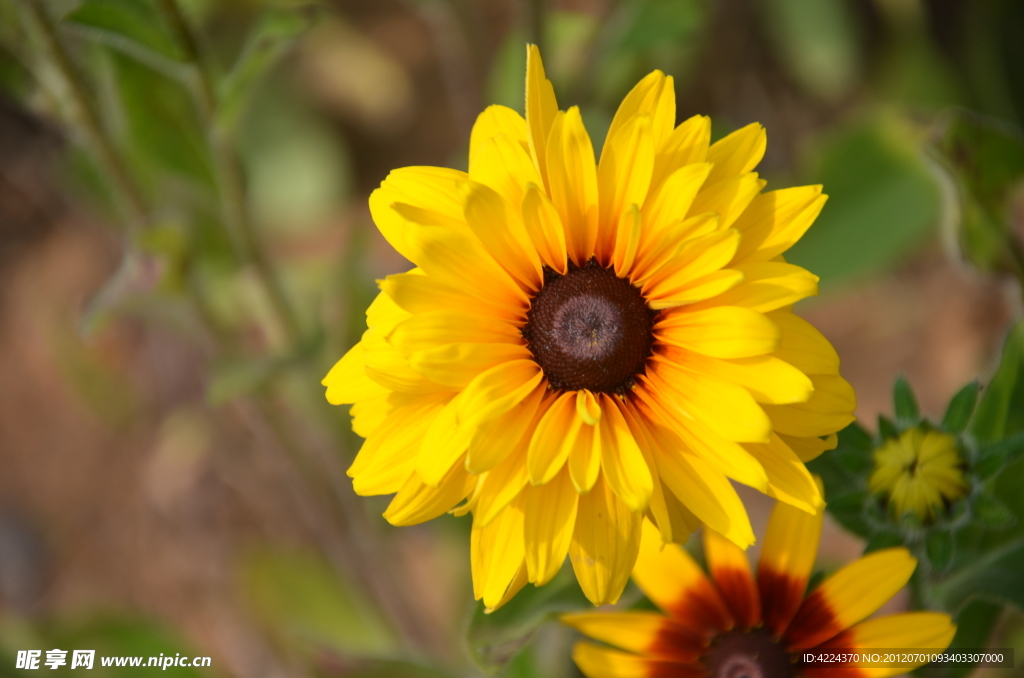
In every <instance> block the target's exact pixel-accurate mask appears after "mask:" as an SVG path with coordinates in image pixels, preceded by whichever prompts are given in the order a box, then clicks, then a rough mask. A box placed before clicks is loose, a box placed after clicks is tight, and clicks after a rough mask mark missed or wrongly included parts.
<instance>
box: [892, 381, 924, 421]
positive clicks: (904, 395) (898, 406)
mask: <svg viewBox="0 0 1024 678" xmlns="http://www.w3.org/2000/svg"><path fill="white" fill-rule="evenodd" d="M892 400H893V408H894V412H895V413H896V420H897V421H898V422H899V423H900V425H902V426H903V427H908V426H913V425H915V424H917V423H918V422H919V421H920V420H921V412H920V411H919V410H918V408H917V398H915V397H914V391H913V389H911V388H910V384H909V383H907V380H906V379H905V378H904V377H903V376H902V375H901V376H900V377H898V378H897V379H896V384H895V385H894V386H893V391H892Z"/></svg>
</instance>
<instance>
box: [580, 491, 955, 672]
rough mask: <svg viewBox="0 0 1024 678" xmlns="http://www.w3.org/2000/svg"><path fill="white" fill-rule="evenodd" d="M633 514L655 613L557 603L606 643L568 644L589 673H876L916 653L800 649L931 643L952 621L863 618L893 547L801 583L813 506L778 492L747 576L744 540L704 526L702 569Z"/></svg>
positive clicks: (893, 559)
mask: <svg viewBox="0 0 1024 678" xmlns="http://www.w3.org/2000/svg"><path fill="white" fill-rule="evenodd" d="M644 525H645V529H644V539H643V544H642V546H641V548H640V556H639V558H638V559H637V562H636V566H635V569H634V572H633V578H634V581H636V583H637V584H638V585H639V587H640V588H641V589H642V590H643V591H644V593H646V594H647V596H648V598H650V600H651V601H652V602H654V603H655V604H656V605H657V606H658V607H659V608H661V610H662V611H663V612H664V614H661V613H658V612H646V611H630V612H585V613H577V614H570V615H565V616H564V617H563V618H562V619H563V621H564V622H565V623H567V624H569V625H570V626H573V627H575V628H576V629H578V630H579V631H581V632H582V633H583V634H585V635H587V636H589V637H591V638H594V639H596V640H599V641H602V642H603V643H606V644H607V645H608V646H611V647H606V646H598V645H595V644H593V643H589V642H580V643H578V644H577V645H576V647H575V648H574V651H573V658H574V659H575V660H576V664H577V665H578V666H579V667H580V670H581V671H583V673H584V674H586V675H587V676H589V678H669V677H671V678H690V677H692V678H702V677H704V676H706V677H707V678H739V677H741V676H747V677H748V678H793V677H795V676H806V677H807V678H886V676H892V675H896V674H899V673H904V672H906V671H908V670H910V669H912V668H915V667H916V666H919V665H921V664H922V663H925V662H924V661H921V662H915V661H908V662H905V663H900V664H896V663H890V662H888V661H887V660H886V659H885V658H883V657H878V658H873V660H869V661H868V662H864V661H861V662H859V663H857V664H854V663H851V662H848V661H840V662H834V661H828V662H819V661H814V662H811V663H807V662H805V657H806V655H807V654H810V655H811V658H812V659H815V658H820V657H821V655H830V659H834V658H835V656H836V655H839V654H841V655H843V656H849V655H850V654H857V653H860V654H868V655H871V654H873V653H872V652H871V651H872V650H876V649H888V650H897V649H900V650H903V652H905V653H913V651H914V650H917V649H927V650H935V651H939V650H943V649H945V648H946V647H947V646H948V645H949V643H950V641H951V640H952V639H953V635H954V633H955V631H956V627H955V626H954V625H953V624H952V622H951V620H950V617H949V615H947V614H942V613H937V612H908V613H902V614H895V615H891V616H886V617H880V618H875V619H867V618H868V617H869V616H870V615H871V614H872V613H874V612H875V611H877V610H878V608H879V607H881V606H882V604H884V603H885V602H886V601H888V600H889V599H890V598H891V597H892V596H893V595H894V594H895V593H896V592H897V591H899V590H900V589H901V588H902V587H903V586H904V585H905V584H906V583H907V581H908V580H909V579H910V576H911V574H912V573H913V571H914V568H915V566H916V561H915V559H914V558H912V557H911V556H910V554H909V552H908V551H907V550H906V549H904V548H891V549H886V550H882V551H875V552H874V553H871V554H870V555H867V556H865V557H863V558H861V559H860V560H857V561H855V562H853V563H850V564H849V565H846V566H845V567H843V568H841V569H839V570H838V571H836V572H835V573H833V574H832V575H831V576H829V577H827V578H826V579H824V580H823V581H822V582H821V584H820V585H819V586H817V587H815V588H814V589H813V590H812V591H810V592H809V593H807V594H806V595H805V588H806V586H807V582H808V579H809V577H810V574H811V568H812V566H813V564H814V559H815V552H816V551H817V548H818V540H819V538H820V536H821V525H822V516H821V515H820V514H819V515H817V516H812V515H810V514H808V513H806V512H803V511H800V510H799V509H795V508H793V507H791V506H788V505H785V504H782V503H778V504H777V505H776V507H775V510H774V512H773V514H772V516H771V519H770V521H769V524H768V533H767V536H766V537H765V540H764V548H763V551H762V552H761V559H760V562H759V564H758V567H757V576H756V578H755V577H754V575H753V574H752V573H751V568H750V565H749V563H748V561H747V557H746V555H745V554H744V553H743V551H741V550H740V549H739V548H738V547H737V546H736V545H735V544H733V543H732V542H731V541H729V540H728V539H725V538H724V537H722V536H721V535H720V534H718V533H716V532H714V531H713V530H709V529H707V528H705V532H704V554H705V556H706V558H707V563H708V569H709V571H710V573H711V578H710V579H709V578H708V577H707V576H706V575H705V573H704V571H703V570H702V569H701V567H700V566H699V565H698V564H697V563H696V562H695V561H694V560H693V558H692V557H690V555H689V554H687V552H686V551H685V550H683V549H682V548H680V547H678V546H677V545H674V544H669V545H668V546H665V547H664V549H663V548H662V542H661V537H660V535H659V534H658V531H657V529H656V528H654V527H652V526H649V525H648V524H647V523H646V522H645V523H644ZM830 650H832V651H833V652H829V651H830ZM840 650H842V652H840ZM858 658H859V657H858ZM911 659H913V657H911Z"/></svg>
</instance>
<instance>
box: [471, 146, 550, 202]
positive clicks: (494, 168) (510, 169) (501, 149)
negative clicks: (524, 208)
mask: <svg viewBox="0 0 1024 678" xmlns="http://www.w3.org/2000/svg"><path fill="white" fill-rule="evenodd" d="M469 176H470V177H472V178H473V180H474V181H479V182H480V183H481V184H486V185H487V186H490V187H491V188H493V189H494V190H495V191H497V192H498V193H499V194H501V196H502V197H504V198H505V199H506V200H508V201H509V202H510V203H512V204H513V205H518V204H520V203H521V202H522V201H523V191H524V190H525V189H526V185H527V184H529V183H534V184H540V183H541V182H542V181H543V180H542V179H541V178H540V173H538V172H537V167H536V166H535V165H534V164H533V159H532V158H531V157H530V152H529V150H528V149H526V148H524V147H523V146H522V145H521V144H519V143H518V142H517V141H516V140H515V139H513V138H511V137H509V136H507V135H504V134H501V135H498V136H495V137H492V138H490V139H488V140H487V141H485V142H483V143H482V144H481V145H480V147H479V148H478V149H476V151H475V154H473V155H470V161H469Z"/></svg>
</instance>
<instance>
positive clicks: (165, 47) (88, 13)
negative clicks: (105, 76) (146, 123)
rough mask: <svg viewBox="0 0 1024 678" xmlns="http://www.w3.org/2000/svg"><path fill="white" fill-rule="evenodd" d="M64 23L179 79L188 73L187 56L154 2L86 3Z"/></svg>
mask: <svg viewBox="0 0 1024 678" xmlns="http://www.w3.org/2000/svg"><path fill="white" fill-rule="evenodd" d="M62 24H63V25H64V26H65V27H66V28H69V29H71V30H73V31H74V32H75V33H78V34H79V35H82V36H83V37H85V38H88V39H90V40H95V41H96V42H100V43H102V44H105V45H107V46H108V47H112V48H113V49H116V50H118V51H119V52H122V53H124V54H127V55H128V56H130V57H132V58H134V59H137V60H139V61H141V62H143V63H145V64H146V65H147V66H149V67H150V68H153V69H156V70H159V71H161V72H162V73H164V74H165V75H170V76H172V77H175V78H182V77H184V76H185V74H186V73H187V67H186V65H185V63H184V60H185V55H184V54H183V53H182V51H181V49H180V48H179V47H178V45H177V44H176V43H175V41H174V38H173V37H172V35H171V33H170V32H169V31H168V30H167V27H166V25H165V24H164V21H163V17H162V16H161V15H160V12H159V11H157V9H156V7H154V6H153V3H152V0H84V1H83V2H82V3H81V4H79V5H78V7H76V8H75V9H74V10H73V11H71V12H70V13H69V14H68V15H67V16H65V17H64V19H63V21H62Z"/></svg>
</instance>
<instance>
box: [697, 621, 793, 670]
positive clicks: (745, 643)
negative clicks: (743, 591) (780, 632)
mask: <svg viewBox="0 0 1024 678" xmlns="http://www.w3.org/2000/svg"><path fill="white" fill-rule="evenodd" d="M704 667H705V668H706V669H707V671H708V678H793V677H794V676H795V675H796V671H795V670H794V668H793V662H792V660H791V658H790V655H789V653H788V652H786V650H785V649H784V648H783V647H782V646H781V645H779V644H778V643H777V642H775V640H774V639H773V638H772V635H771V633H769V632H768V631H766V630H764V629H752V630H750V631H729V632H727V633H723V634H722V635H720V636H718V637H717V638H715V640H714V642H713V643H711V647H710V648H709V649H708V651H707V653H706V654H705V655H704Z"/></svg>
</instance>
